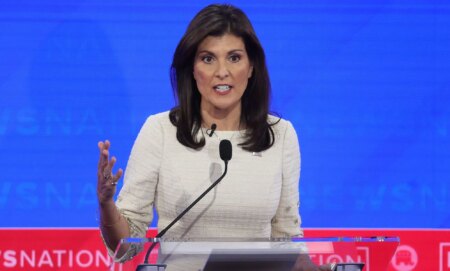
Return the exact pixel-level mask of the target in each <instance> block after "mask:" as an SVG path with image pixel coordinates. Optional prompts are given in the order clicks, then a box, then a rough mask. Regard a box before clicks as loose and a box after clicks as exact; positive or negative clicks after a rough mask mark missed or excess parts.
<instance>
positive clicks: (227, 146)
mask: <svg viewBox="0 0 450 271" xmlns="http://www.w3.org/2000/svg"><path fill="white" fill-rule="evenodd" d="M219 150H220V159H222V160H224V161H230V160H231V154H232V148H231V142H230V140H227V139H223V140H221V141H220V145H219Z"/></svg>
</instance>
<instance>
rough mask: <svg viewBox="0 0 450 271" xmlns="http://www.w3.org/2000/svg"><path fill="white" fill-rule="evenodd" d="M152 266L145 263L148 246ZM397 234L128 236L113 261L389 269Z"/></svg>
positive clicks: (117, 266)
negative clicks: (127, 255)
mask: <svg viewBox="0 0 450 271" xmlns="http://www.w3.org/2000/svg"><path fill="white" fill-rule="evenodd" d="M152 244H153V245H155V244H156V246H155V248H154V249H153V250H152V253H151V254H150V261H149V262H150V263H151V264H152V265H151V266H145V267H142V266H140V267H138V265H139V264H142V263H143V262H144V258H145V254H146V252H147V250H148V248H149V247H150V245H152ZM398 244H399V238H398V237H384V236H379V237H324V238H279V239H263V238H253V239H237V238H203V239H199V238H196V239H188V238H186V239H170V238H126V239H123V240H122V241H121V243H120V245H119V246H118V248H117V250H116V254H115V259H120V258H121V257H123V256H124V255H125V254H124V253H126V252H127V251H129V250H130V249H132V250H135V251H140V252H139V253H138V254H137V255H136V257H134V258H133V260H131V261H126V262H123V263H119V262H114V263H113V264H112V266H111V267H110V270H112V271H128V270H130V271H136V270H138V271H181V270H182V271H190V270H192V271H225V270H227V271H228V270H233V271H275V270H276V271H285V270H286V271H294V270H303V269H301V268H300V267H301V266H302V265H303V264H308V262H309V263H310V264H312V263H314V264H316V265H325V264H333V265H334V266H335V269H334V270H336V271H358V270H362V271H383V270H387V268H388V266H389V264H390V261H391V258H392V256H393V255H394V253H395V251H396V249H397V246H398Z"/></svg>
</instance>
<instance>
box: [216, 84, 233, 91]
mask: <svg viewBox="0 0 450 271" xmlns="http://www.w3.org/2000/svg"><path fill="white" fill-rule="evenodd" d="M231 88H232V86H230V85H217V86H214V90H215V91H217V92H220V93H224V92H227V91H229V90H230V89H231Z"/></svg>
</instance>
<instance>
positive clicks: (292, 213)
mask: <svg viewBox="0 0 450 271" xmlns="http://www.w3.org/2000/svg"><path fill="white" fill-rule="evenodd" d="M279 140H282V144H283V147H282V187H281V196H280V202H279V206H278V209H277V211H276V214H275V217H274V218H273V219H272V234H271V235H272V237H275V238H277V237H293V236H298V237H303V231H302V229H301V228H300V225H301V218H300V214H299V206H300V199H299V178H300V147H299V143H298V138H297V133H296V132H295V129H294V127H293V126H292V124H291V123H290V122H289V121H286V125H285V129H284V133H282V134H281V136H280V139H279Z"/></svg>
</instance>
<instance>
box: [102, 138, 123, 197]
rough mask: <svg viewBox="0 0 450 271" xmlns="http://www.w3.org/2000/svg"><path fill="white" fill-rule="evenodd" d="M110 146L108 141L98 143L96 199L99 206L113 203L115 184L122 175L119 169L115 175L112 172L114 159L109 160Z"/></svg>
mask: <svg viewBox="0 0 450 271" xmlns="http://www.w3.org/2000/svg"><path fill="white" fill-rule="evenodd" d="M110 146H111V143H110V142H109V141H108V140H105V141H104V142H103V141H100V142H98V148H99V151H100V157H99V160H98V169H97V198H98V201H99V203H100V204H105V203H108V202H112V201H113V197H114V194H115V193H116V185H117V182H118V181H119V179H120V178H121V177H122V174H123V170H122V169H121V168H119V169H118V170H117V172H116V174H113V172H112V169H113V167H114V164H115V163H116V158H115V157H114V156H113V157H111V159H109V148H110Z"/></svg>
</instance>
